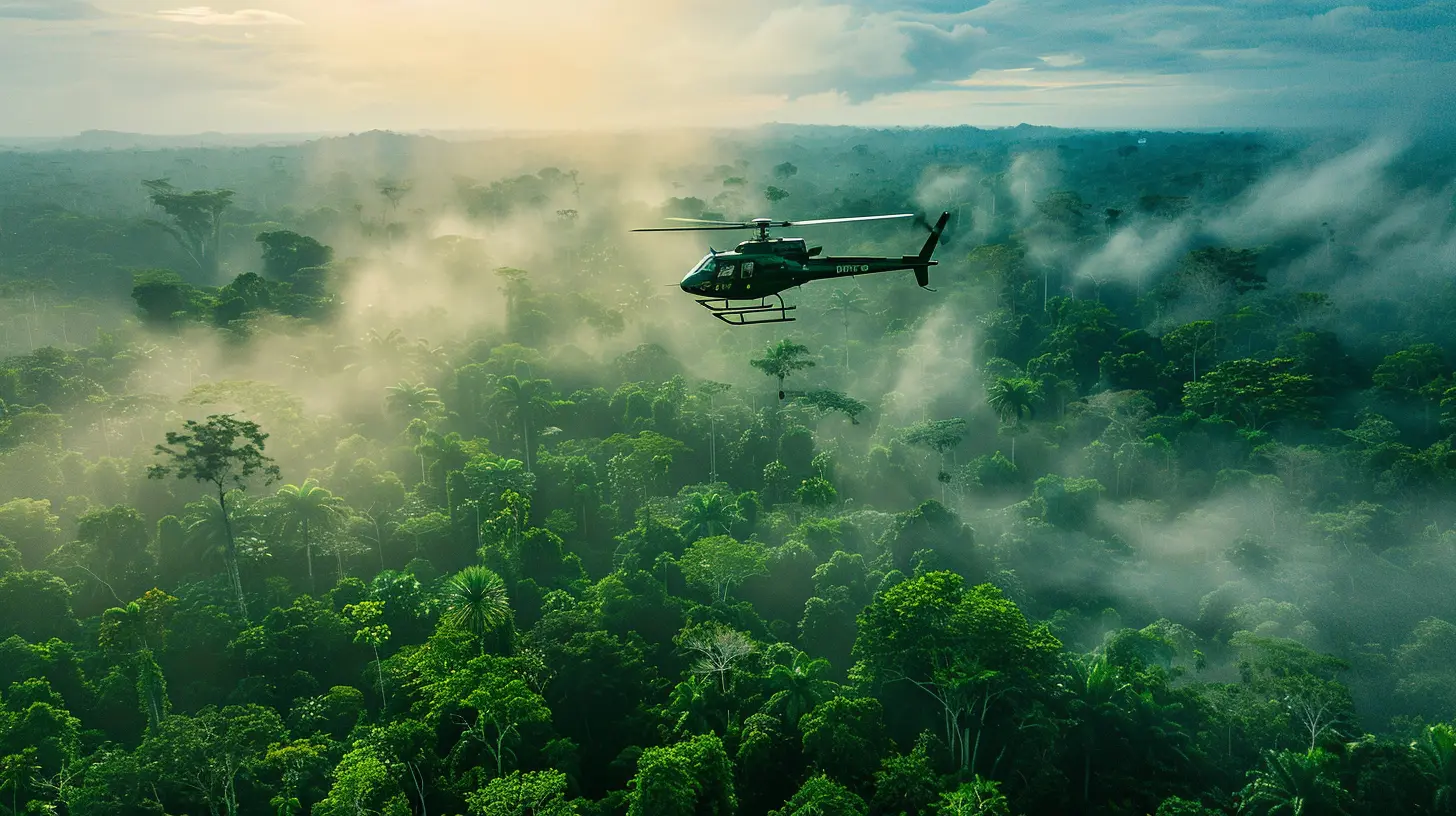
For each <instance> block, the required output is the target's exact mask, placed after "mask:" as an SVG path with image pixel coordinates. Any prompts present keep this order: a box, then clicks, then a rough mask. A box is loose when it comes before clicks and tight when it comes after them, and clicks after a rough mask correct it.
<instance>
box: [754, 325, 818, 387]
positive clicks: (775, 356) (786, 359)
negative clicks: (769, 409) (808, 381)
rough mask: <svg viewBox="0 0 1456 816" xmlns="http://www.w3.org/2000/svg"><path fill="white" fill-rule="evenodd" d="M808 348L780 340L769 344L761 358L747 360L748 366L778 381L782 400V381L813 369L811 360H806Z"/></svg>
mask: <svg viewBox="0 0 1456 816" xmlns="http://www.w3.org/2000/svg"><path fill="white" fill-rule="evenodd" d="M808 356H809V347H808V346H803V345H800V344H798V343H795V342H793V341H791V340H780V341H778V342H777V343H770V344H769V345H768V346H767V347H766V348H765V349H764V352H763V356H762V357H759V358H756V359H753V360H749V364H750V365H752V366H753V367H754V368H756V369H758V370H759V371H762V372H763V373H764V374H767V375H768V376H770V377H773V378H775V379H777V380H778V383H779V400H781V401H782V400H783V398H784V379H785V378H786V377H788V376H789V375H791V374H793V373H794V372H795V371H802V370H803V369H806V368H813V367H814V365H815V363H814V361H813V360H810V359H807V358H808Z"/></svg>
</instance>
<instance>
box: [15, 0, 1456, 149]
mask: <svg viewBox="0 0 1456 816" xmlns="http://www.w3.org/2000/svg"><path fill="white" fill-rule="evenodd" d="M96 2H101V0H96ZM153 2H155V0H153ZM179 2H196V0H179ZM213 2H217V0H213ZM237 2H238V4H239V5H245V4H248V3H249V2H253V3H259V4H263V5H266V6H267V9H266V10H265V9H260V8H250V9H242V10H239V9H237V7H236V6H233V5H231V4H222V3H220V5H219V6H217V7H213V6H200V5H199V6H184V7H175V8H169V9H165V10H161V11H156V10H155V8H156V6H155V5H153V4H151V3H148V2H147V0H105V2H104V3H102V7H103V9H104V12H105V21H106V22H105V24H104V26H103V25H65V26H60V25H26V26H13V27H0V68H3V67H5V66H9V65H19V66H20V70H19V71H18V72H15V71H11V72H6V71H0V98H7V99H16V98H19V97H24V99H25V103H26V106H27V108H26V109H27V116H26V117H25V119H24V120H23V121H20V122H18V123H12V124H11V125H10V126H11V127H20V128H23V129H24V130H25V131H26V132H27V133H39V134H44V133H55V132H58V131H59V132H65V131H74V130H79V129H85V128H90V127H98V126H103V125H105V126H110V127H113V128H124V127H128V126H129V127H160V126H161V125H160V122H161V121H162V120H163V119H166V118H168V117H173V116H175V117H177V119H178V120H179V121H172V122H169V123H168V124H167V127H168V128H169V129H182V130H192V129H215V130H279V131H295V130H321V129H344V130H354V129H367V128H369V127H388V128H395V129H414V128H432V129H449V128H467V129H474V128H481V127H486V128H496V127H501V128H526V129H536V128H566V129H577V128H593V127H608V128H619V127H628V128H632V127H652V126H661V125H667V126H674V125H684V124H699V125H709V126H714V125H752V124H756V123H760V122H764V121H782V122H806V123H834V124H862V125H880V126H883V125H919V124H973V125H981V126H996V125H1014V124H1016V123H1018V122H1021V121H1027V122H1033V123H1037V124H1049V125H1062V126H1071V127H1115V128H1128V127H1135V128H1159V127H1163V128H1240V127H1267V126H1309V125H1327V124H1342V125H1350V124H1354V125H1357V126H1358V125H1362V124H1365V123H1374V122H1382V121H1390V120H1392V119H1396V120H1401V121H1402V122H1404V123H1405V124H1406V126H1408V127H1411V128H1418V127H1423V126H1424V124H1425V123H1427V122H1432V121H1437V122H1441V123H1447V124H1450V123H1456V106H1452V105H1451V104H1450V103H1449V99H1448V98H1449V88H1450V87H1451V85H1452V84H1456V6H1452V5H1451V4H1449V3H1445V2H1417V1H1416V0H1382V2H1381V3H1369V4H1367V5H1343V6H1342V5H1341V0H1336V1H1335V2H1330V0H1290V1H1289V2H1285V3H1275V2H1255V1H1254V0H1241V2H1229V3H1209V2H1207V0H1144V1H1143V2H1138V3H1117V2H1113V0H989V2H980V4H979V5H976V6H975V7H974V8H970V9H967V6H968V5H971V4H968V3H965V2H964V0H960V2H956V0H783V2H780V3H775V4H770V5H766V6H755V7H753V8H751V9H747V10H745V9H744V8H739V7H737V6H731V7H730V6H724V5H723V4H721V3H717V2H714V0H532V2H530V3H494V2H488V3H482V2H479V0H237ZM1343 2H1345V3H1351V2H1352V0H1343ZM1353 2H1354V3H1358V2H1359V0H1353ZM101 13H102V12H97V11H96V10H95V9H94V8H93V7H92V6H90V5H89V4H88V3H85V2H81V0H0V17H12V18H15V17H25V18H33V19H45V20H51V19H76V18H79V17H83V16H94V15H96V14H101ZM302 21H307V25H304V24H303V23H302ZM183 23H185V24H187V25H180V24H183ZM103 27H105V28H107V31H105V32H99V31H97V30H96V29H100V28H103ZM41 30H43V31H44V36H46V37H49V38H51V39H50V40H49V41H48V42H45V43H37V44H31V43H28V42H26V40H27V39H32V40H33V39H35V38H36V37H35V32H37V31H41ZM246 32H253V33H256V34H257V37H256V39H255V40H250V39H247V37H246V34H245V33H246ZM98 33H106V34H108V35H110V37H111V39H112V40H113V41H114V43H113V44H110V45H107V46H105V47H98V46H97V45H96V41H97V39H98V37H97V34H98ZM159 34H161V35H163V36H166V37H170V38H173V39H172V40H169V47H168V48H158V47H157V44H158V35H159ZM265 34H266V36H265ZM177 37H183V38H188V39H190V40H191V41H193V42H194V43H197V44H200V43H201V42H202V39H201V38H204V37H222V38H227V39H230V40H233V41H237V42H247V43H251V44H253V45H254V47H253V48H252V49H250V50H249V51H248V52H247V54H246V56H247V58H246V59H243V58H242V57H241V56H240V57H239V58H237V59H232V60H223V61H221V62H219V61H218V60H217V58H216V56H217V55H216V54H209V53H207V52H206V51H205V49H203V48H201V47H197V48H187V49H182V48H172V47H171V46H170V42H172V41H175V38H177ZM67 38H70V39H69V40H68V39H67ZM42 46H44V47H42ZM19 53H25V54H27V55H28V56H27V58H26V59H27V61H26V62H20V61H19V60H18V58H17V57H15V56H14V55H16V54H19ZM239 53H240V54H241V53H242V52H239ZM192 68H195V69H196V70H192ZM1027 69H1032V70H1027ZM227 72H232V73H235V74H238V75H240V76H244V77H248V78H249V80H248V83H247V84H248V85H249V86H250V87H253V88H256V90H249V91H247V92H246V94H245V95H243V94H234V93H233V92H232V91H230V90H229V89H230V88H234V87H236V83H233V82H230V81H229V80H228V79H227V78H226V77H225V76H222V74H224V73H227ZM163 73H166V75H168V76H172V75H175V76H177V79H176V82H178V83H181V84H190V85H191V86H192V88H193V90H192V92H191V93H190V94H189V95H190V96H192V97H194V98H195V100H201V103H200V104H189V105H188V106H186V107H179V106H178V105H176V104H175V102H176V101H177V100H175V99H164V98H162V97H161V96H159V95H157V94H156V93H155V92H154V91H152V90H149V89H151V88H152V87H153V86H151V85H147V84H137V85H135V86H130V85H125V84H123V83H122V82H120V80H119V79H118V78H117V77H118V75H121V74H125V75H128V76H130V77H138V76H139V75H142V74H148V75H150V74H163ZM78 75H81V76H79V78H78ZM61 76H65V77H67V78H68V79H67V80H66V81H65V82H62V81H60V80H59V79H57V77H61ZM501 77H509V78H510V81H509V82H503V81H501V79H500V78H501ZM263 86H267V88H268V89H266V90H265V89H264V87H263ZM76 93H80V94H82V95H83V96H85V97H86V98H88V99H111V98H113V94H120V95H121V96H123V97H125V99H120V98H118V99H117V102H116V105H115V109H116V110H118V111H135V117H136V118H135V121H136V122H139V123H141V124H131V120H130V116H131V114H127V117H126V121H107V122H103V121H102V117H100V116H98V115H97V109H96V108H95V107H94V106H84V105H75V104H69V103H66V102H63V101H62V100H67V99H75V98H77V97H76V96H75V94H76ZM174 111H175V113H173V112H174ZM184 114H185V117H186V120H187V121H185V122H184V121H180V119H181V118H182V117H183V116H184ZM253 115H262V116H265V117H267V118H265V119H252V118H247V117H249V116H253ZM1405 120H1410V121H1408V122H1406V121H1405ZM13 135H24V134H20V133H17V134H13Z"/></svg>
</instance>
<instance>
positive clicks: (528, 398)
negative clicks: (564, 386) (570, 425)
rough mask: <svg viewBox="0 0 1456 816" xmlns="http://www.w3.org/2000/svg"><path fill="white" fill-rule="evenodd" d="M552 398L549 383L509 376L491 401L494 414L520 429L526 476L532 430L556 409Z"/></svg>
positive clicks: (529, 463)
mask: <svg viewBox="0 0 1456 816" xmlns="http://www.w3.org/2000/svg"><path fill="white" fill-rule="evenodd" d="M550 397H551V381H550V380H531V379H525V380H523V379H521V378H519V377H517V376H516V375H514V374H507V375H506V376H504V377H502V378H501V380H500V385H499V386H498V387H497V389H496V393H495V398H494V399H493V400H492V403H493V405H494V408H495V410H497V411H500V412H502V413H504V414H505V415H506V416H507V417H508V418H509V419H510V420H511V421H512V422H515V423H517V424H519V425H520V427H521V450H522V453H523V457H524V461H525V463H526V471H527V472H530V470H531V429H532V427H533V426H534V425H535V423H536V420H538V419H539V418H541V417H544V416H546V415H549V414H550V413H551V411H552V410H553V409H554V406H553V405H552V402H551V398H550Z"/></svg>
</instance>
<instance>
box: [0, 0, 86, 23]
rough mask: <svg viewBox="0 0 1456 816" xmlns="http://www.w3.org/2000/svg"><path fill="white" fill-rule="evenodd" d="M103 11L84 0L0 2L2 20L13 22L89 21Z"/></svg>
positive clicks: (7, 0)
mask: <svg viewBox="0 0 1456 816" xmlns="http://www.w3.org/2000/svg"><path fill="white" fill-rule="evenodd" d="M100 16H101V11H100V10H99V9H97V8H96V7H95V6H93V5H91V4H90V3H86V2H83V0H0V18H7V19H12V20H87V19H90V18H93V17H100Z"/></svg>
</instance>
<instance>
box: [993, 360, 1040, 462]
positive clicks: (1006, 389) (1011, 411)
mask: <svg viewBox="0 0 1456 816" xmlns="http://www.w3.org/2000/svg"><path fill="white" fill-rule="evenodd" d="M1041 399H1042V395H1041V385H1040V384H1039V383H1037V381H1036V380H1033V379H1030V378H1029V377H997V378H996V381H995V382H993V383H991V387H990V388H988V389H986V404H987V405H990V406H991V410H992V411H995V412H996V417H997V418H998V419H1000V420H1001V424H1002V425H1003V426H1009V427H1010V433H1011V434H1012V436H1011V464H1013V465H1015V464H1016V434H1018V433H1020V432H1021V430H1022V426H1021V421H1022V420H1023V419H1025V418H1026V417H1028V416H1031V415H1032V413H1033V412H1034V411H1035V410H1036V406H1037V405H1038V404H1040V403H1041Z"/></svg>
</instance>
